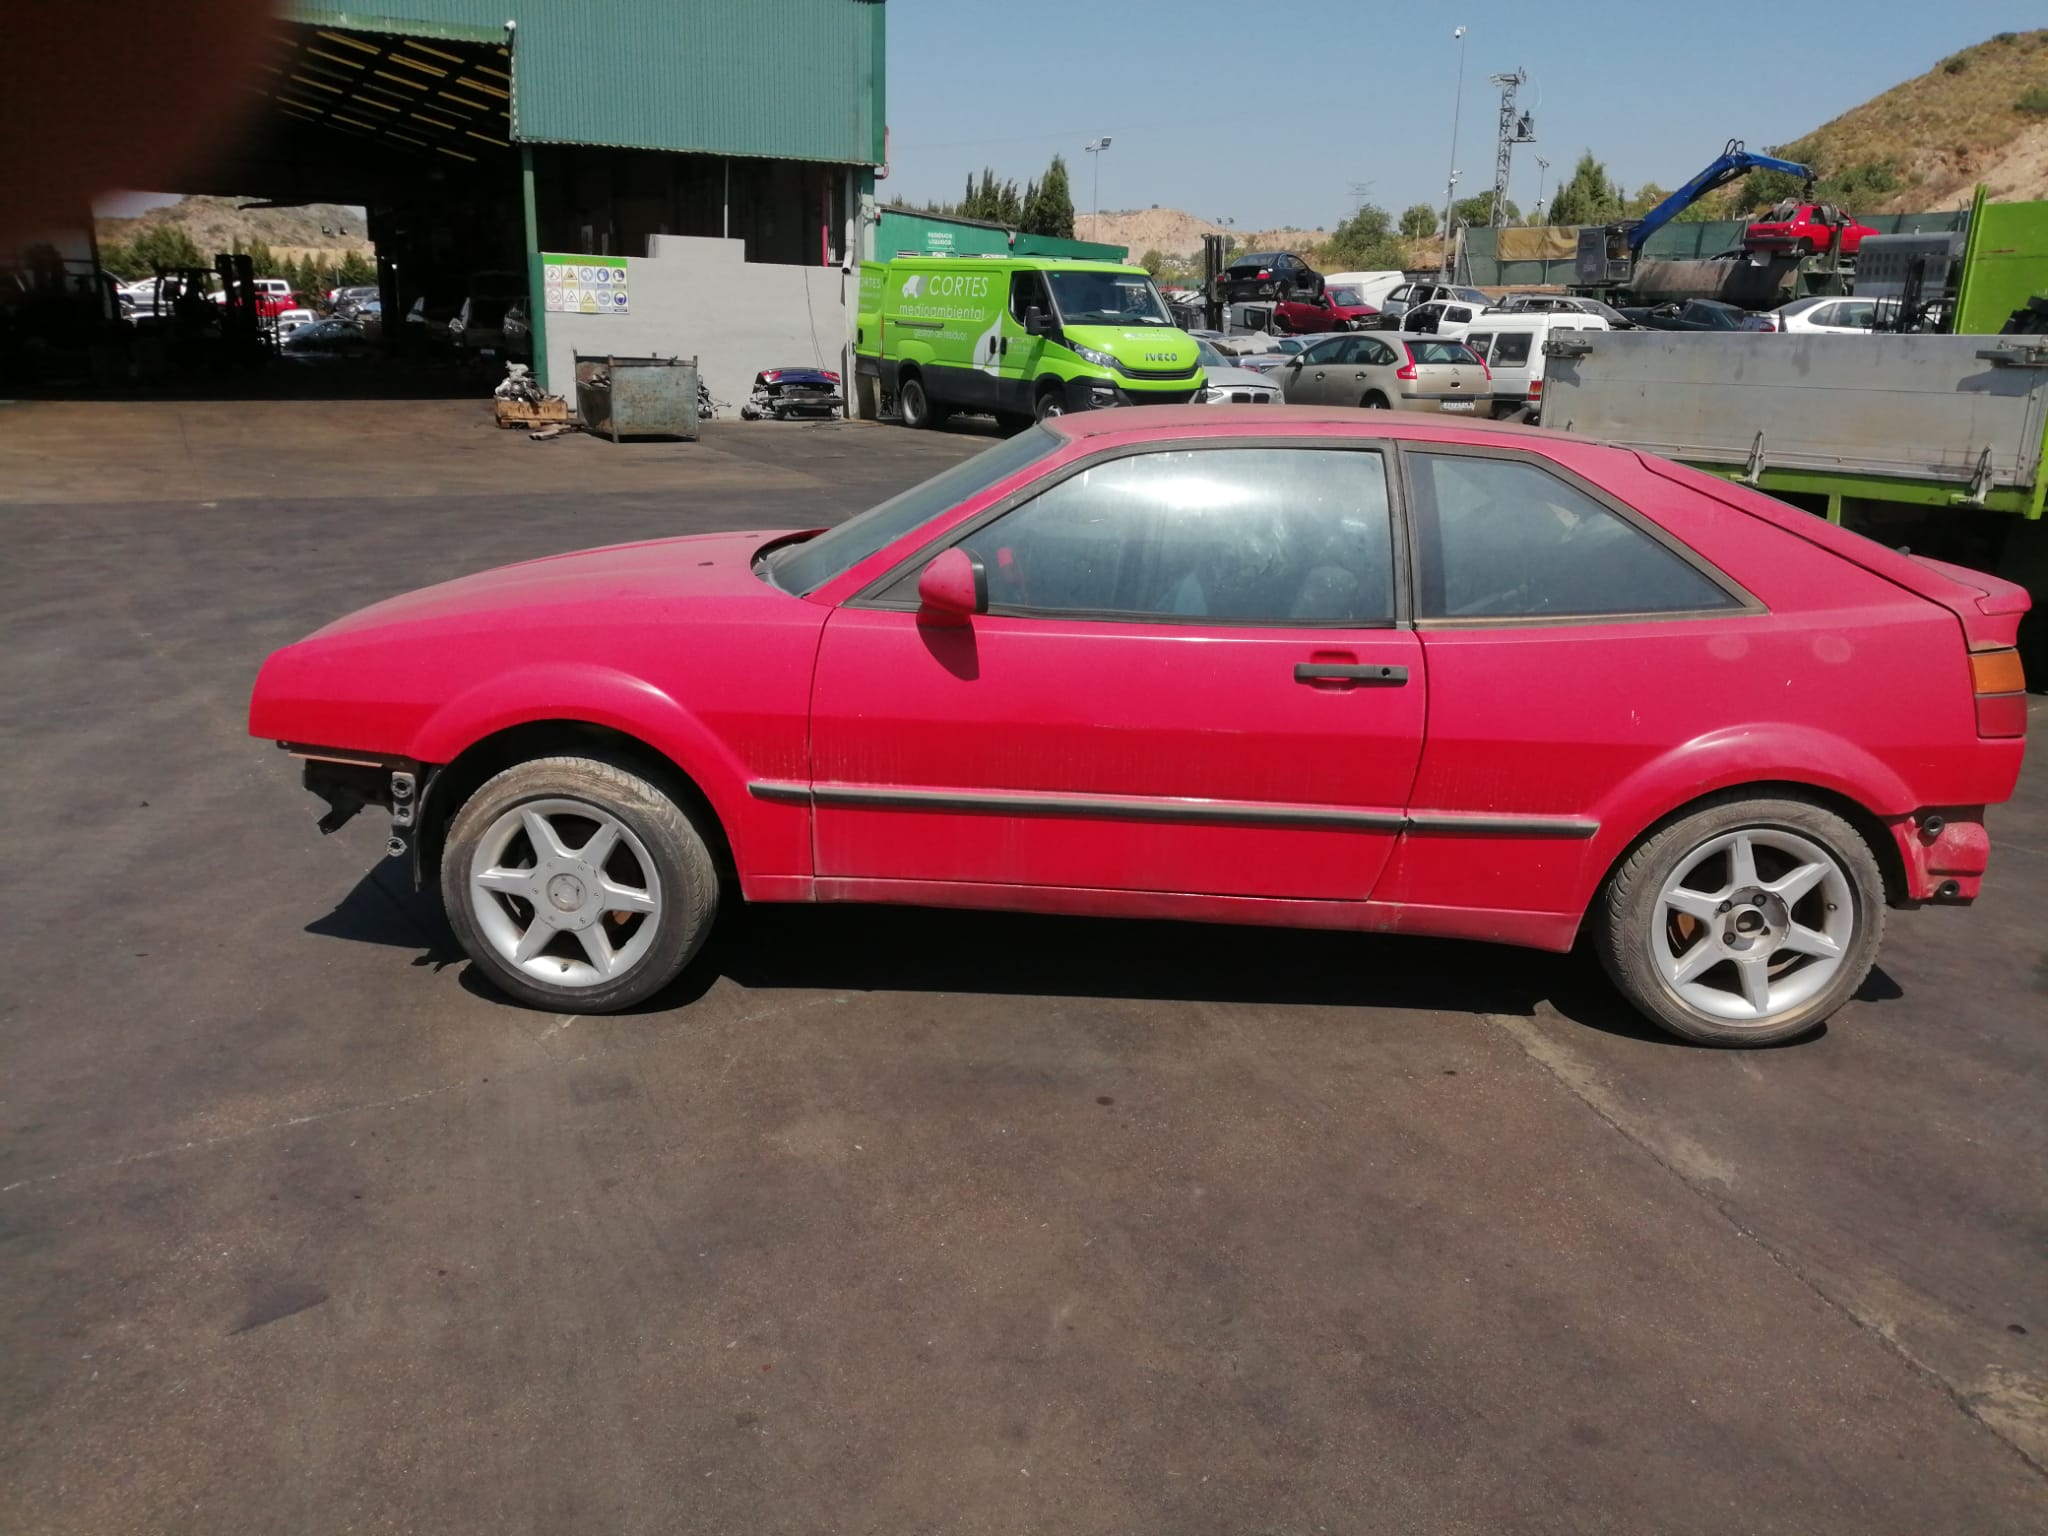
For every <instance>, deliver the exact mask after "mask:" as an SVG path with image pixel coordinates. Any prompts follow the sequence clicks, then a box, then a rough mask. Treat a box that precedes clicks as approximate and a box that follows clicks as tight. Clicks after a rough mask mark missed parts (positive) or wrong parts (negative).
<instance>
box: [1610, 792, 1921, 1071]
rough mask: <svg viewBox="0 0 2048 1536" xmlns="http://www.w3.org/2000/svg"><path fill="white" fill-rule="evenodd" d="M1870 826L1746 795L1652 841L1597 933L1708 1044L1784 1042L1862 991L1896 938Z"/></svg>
mask: <svg viewBox="0 0 2048 1536" xmlns="http://www.w3.org/2000/svg"><path fill="white" fill-rule="evenodd" d="M1884 913H1885V906H1884V878H1883V876H1882V874H1881V873H1880V872H1879V870H1878V867H1877V859H1876V857H1875V855H1873V854H1872V852H1871V850H1870V845H1869V844H1868V843H1867V842H1865V841H1864V839H1863V837H1862V835H1861V834H1860V833H1858V832H1857V831H1856V829H1855V828H1854V827H1852V826H1850V825H1849V823H1848V822H1846V821H1844V820H1843V819H1842V818H1841V817H1839V816H1837V815H1835V814H1834V813H1833V812H1832V811H1827V810H1823V809H1822V808H1821V807H1819V806H1817V805H1812V804H1809V803H1808V802H1806V801H1803V800H1776V799H1771V800H1766V799H1746V798H1732V799H1727V800H1723V801H1721V802H1719V803H1718V804H1709V805H1706V806H1703V807H1702V808H1701V809H1699V810H1697V811H1694V812H1693V813H1692V814H1690V815H1688V816H1684V817H1682V818H1680V819H1679V820H1678V821H1675V822H1673V823H1672V824H1671V825H1670V826H1668V827H1665V828H1664V829H1663V830H1662V831H1660V832H1658V833H1656V834H1654V835H1653V836H1651V837H1650V838H1648V839H1646V840H1645V841H1644V842H1643V844H1642V846H1641V847H1639V848H1637V849H1636V850H1635V852H1634V853H1632V854H1631V855H1630V856H1629V857H1628V858H1627V859H1626V860H1624V861H1623V863H1622V865H1621V867H1620V868H1618V869H1617V870H1616V871H1615V872H1614V875H1613V877H1612V878H1611V879H1610V880H1609V881H1608V883H1607V888H1606V890H1605V891H1604V892H1603V893H1602V896H1601V898H1600V901H1599V903H1598V905H1597V907H1596V912H1595V926H1594V942H1595V948H1596V950H1597V952H1598V954H1599V956H1600V962H1601V964H1602V966H1603V967H1605V969H1606V971H1607V974H1608V976H1609V978H1610V979H1612V981H1613V982H1614V984H1615V986H1616V987H1617V988H1618V989H1619V990H1620V992H1621V994H1622V995H1623V996H1624V997H1625V998H1627V999H1628V1001H1629V1002H1630V1003H1632V1004H1633V1005H1634V1006H1635V1007H1636V1008H1637V1009H1638V1010H1639V1011H1640V1012H1641V1013H1642V1014H1643V1015H1644V1016H1645V1017H1647V1018H1648V1019H1650V1020H1651V1021H1652V1022H1653V1023H1656V1024H1658V1025H1660V1026H1661V1027H1663V1028H1664V1029H1667V1030H1669V1031H1670V1032H1671V1033H1672V1034H1675V1035H1678V1036H1680V1037H1681V1038H1683V1039H1686V1040H1691V1041H1694V1042H1696V1043H1698V1044H1701V1045H1722V1046H1757V1045H1774V1044H1777V1043H1778V1042H1779V1041H1782V1040H1791V1039H1796V1038H1797V1037H1798V1036H1800V1035H1803V1034H1806V1033H1807V1032H1808V1031H1810V1030H1812V1029H1814V1028H1816V1027H1817V1026H1818V1025H1819V1024H1820V1023H1821V1022H1822V1021H1823V1020H1825V1019H1826V1018H1827V1017H1828V1015H1829V1014H1831V1013H1833V1012H1834V1011H1835V1010H1836V1009H1837V1008H1840V1007H1841V1006H1842V1004H1844V1003H1845V1002H1847V1001H1848V1000H1849V998H1850V997H1851V996H1852V995H1854V993H1855V991H1856V989H1857V988H1858V987H1860V986H1862V985H1863V979H1864V977H1866V976H1867V975H1869V973H1870V968H1871V966H1872V965H1873V964H1875V963H1876V960H1877V950H1878V945H1879V944H1880V943H1881V942H1882V941H1883V938H1884Z"/></svg>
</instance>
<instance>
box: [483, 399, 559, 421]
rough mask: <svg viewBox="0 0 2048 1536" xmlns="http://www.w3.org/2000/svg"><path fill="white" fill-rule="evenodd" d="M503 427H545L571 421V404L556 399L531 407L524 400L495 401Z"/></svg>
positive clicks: (493, 402) (493, 403)
mask: <svg viewBox="0 0 2048 1536" xmlns="http://www.w3.org/2000/svg"><path fill="white" fill-rule="evenodd" d="M491 403H492V405H494V406H495V407H496V408H497V413H498V425H499V426H501V427H545V426H549V425H551V424H553V423H555V422H566V421H568V419H569V402H568V401H566V400H564V399H561V398H560V397H556V398H553V399H548V400H543V401H541V402H540V404H538V405H531V404H529V403H527V402H526V401H524V400H493V401H492V402H491Z"/></svg>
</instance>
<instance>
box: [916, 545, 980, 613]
mask: <svg viewBox="0 0 2048 1536" xmlns="http://www.w3.org/2000/svg"><path fill="white" fill-rule="evenodd" d="M987 612H988V572H987V571H986V570H984V569H983V568H982V564H981V562H980V561H979V560H977V559H976V558H975V557H974V556H973V555H970V554H969V553H968V552H967V551H966V550H964V549H961V548H959V547H957V546H955V547H954V548H952V549H949V550H947V551H946V552H945V553H944V554H942V555H940V556H938V558H937V559H935V560H933V561H932V563H931V564H930V565H928V566H926V567H925V568H924V574H923V575H921V576H919V577H918V578H917V617H918V622H919V623H922V624H933V625H937V626H939V627H941V628H945V629H960V628H963V627H964V626H965V625H966V623H967V621H968V620H969V619H970V618H972V617H973V616H974V615H975V614H977V613H987Z"/></svg>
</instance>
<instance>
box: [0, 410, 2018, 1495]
mask: <svg viewBox="0 0 2048 1536" xmlns="http://www.w3.org/2000/svg"><path fill="white" fill-rule="evenodd" d="M975 446H977V441H976V439H974V438H973V437H972V436H970V435H966V434H961V433H948V434H938V435H930V434H916V433H910V432H905V431H902V430H900V429H895V428H880V427H871V426H858V425H835V426H825V427H803V426H777V425H773V424H763V425H759V426H742V425H740V424H738V423H730V424H727V423H720V424H716V425H714V426H713V427H712V428H711V429H710V431H709V432H708V433H707V435H706V437H705V439H704V441H703V442H701V443H699V444H696V445H694V446H691V445H680V444H645V445H628V446H625V447H621V448H614V447H612V446H611V445H609V444H603V443H599V442H595V441H590V440H585V439H570V440H563V441H558V442H554V443H547V444H536V443H531V442H528V441H527V440H526V439H525V438H524V437H523V436H521V435H518V434H512V433H499V432H497V431H495V430H493V429H492V428H490V427H489V426H488V425H487V424H486V421H485V418H484V416H483V414H482V412H481V408H480V407H478V406H475V405H471V404H462V403H456V402H425V403H420V402H413V403H407V404H402V405H375V404H362V405H347V406H342V405H334V406H329V407H319V408H314V407H309V406H306V405H284V404H273V405H268V406H260V407H248V408H236V407H228V406H221V405H198V404H186V405H147V404H134V405H111V404H108V405H48V404H37V405H29V404H21V405H13V406H0V527H4V529H5V533H6V543H5V548H6V551H7V558H6V562H5V566H6V571H7V577H8V579H7V583H6V588H7V601H6V603H5V606H4V608H0V769H4V774H5V776H4V779H0V783H4V784H5V786H6V787H5V791H4V793H0V847H4V849H5V858H4V859H0V910H4V911H5V912H6V913H7V914H8V916H9V922H8V924H7V930H8V933H9V936H10V942H9V944H8V946H7V947H8V953H9V957H10V961H11V964H10V966H9V976H8V984H7V985H6V987H5V988H4V989H0V1061H4V1068H5V1070H4V1077H0V1360H4V1362H5V1366H4V1369H0V1530H5V1531H8V1532H20V1533H59V1532H80V1533H92V1536H107V1533H112V1532H131V1531H166V1532H228V1531H252V1532H255V1531H263V1532H273V1531H279V1532H281V1531H291V1532H300V1531H305V1532H311V1531H418V1532H431V1533H436V1536H440V1533H452V1532H466V1531H479V1532H486V1531H487V1532H492V1533H503V1532H526V1531H530V1532H536V1533H557V1532H568V1531H593V1532H595V1531H605V1532H647V1533H674V1532H685V1531H707V1532H709V1531H744V1532H749V1533H766V1532H781V1531H789V1532H797V1531H802V1532H827V1531H837V1532H875V1533H888V1536H905V1533H916V1532H947V1533H956V1532H957V1533H967V1532H1022V1531H1033V1532H1055V1531H1057V1532H1069V1531H1072V1532H1097V1531H1099V1532H1141V1531H1143V1532H1151V1531H1159V1532H1175V1533H1189V1532H1219V1533H1220V1532H1231V1533H1250V1532H1260V1533H1278V1532H1289V1533H1292V1532H1304V1533H1305V1532H1315V1531H1332V1532H1363V1531H1399V1532H1403V1533H1425V1532H1487V1533H1495V1532H1505V1531H1516V1532H1521V1531H1603V1532H1604V1531H1612V1532H1627V1533H1641V1532H1646V1531H1656V1532H1691V1531H1698V1532H1713V1533H1725V1532H1730V1531H1742V1532H1745V1533H1760V1532H1787V1533H1793V1532H1797V1533H1807V1536H1810V1533H1819V1532H1837V1531H1839V1532H1853V1533H1858V1536H1867V1533H1871V1532H1934V1531H1941V1532H1951V1531H1953V1532H1972V1533H1976V1532H2023V1531H2025V1532H2034V1531H2040V1530H2042V1529H2043V1528H2048V1476H2044V1467H2048V1282H2044V1271H2043V1266H2042V1258H2043V1252H2044V1239H2048V1031H2044V1029H2043V1023H2044V1019H2048V1006H2044V1002H2043V996H2044V993H2048V957H2044V950H2043V928H2042V924H2041V920H2040V912H2041V911H2042V909H2043V907H2044V905H2048V768H2044V766H2043V765H2042V764H2041V763H2040V762H2039V761H2038V759H2037V760H2036V762H2035V763H2034V764H2033V765H2031V766H2030V769H2029V771H2028V775H2027V777H2026V780H2025V782H2024V783H2023V785H2022V789H2021V796H2020V799H2019V800H2018V801H2017V802H2016V803H2015V804H2013V805H2011V806H2008V807H2006V808H2004V809H2002V810H2001V811H1999V812H1997V813H1996V814H1995V817H1994V820H1993V824H1992V825H1993V835H1994V839H1995V842H1996V852H1995V855H1994V857H1995V864H1994V871H1993V875H1992V878H1991V880H1990V893H1989V895H1987V897H1986V898H1985V899H1984V901H1983V902H1982V903H1981V904H1980V905H1979V906H1978V907H1977V908H1976V909H1975V910H1971V911H1929V912H1921V913H1915V914H1900V915H1896V916H1895V918H1894V921H1893V926H1892V932H1891V937H1890V939H1889V941H1888V943H1887V947H1886V949H1885V952H1884V959H1883V968H1882V970H1881V971H1880V972H1878V973H1877V974H1876V975H1874V976H1873V978H1872V980H1871V983H1870V985H1869V986H1868V987H1867V988H1866V989H1865V992H1864V994H1863V996H1862V997H1861V998H1860V999H1859V1000H1858V1001H1857V1002H1855V1003H1854V1004H1852V1005H1851V1006H1850V1007H1849V1008H1847V1009H1846V1010H1844V1011H1843V1012H1842V1013H1841V1014H1840V1015H1839V1016H1838V1017H1837V1018H1836V1019H1835V1021H1834V1022H1833V1023H1832V1025H1831V1026H1830V1027H1829V1028H1828V1030H1827V1031H1826V1033H1825V1034H1824V1035H1822V1036H1820V1037H1819V1038H1817V1039H1813V1040H1811V1041H1809V1042H1806V1043H1803V1044H1800V1045H1797V1046H1794V1047H1790V1048H1786V1049H1781V1050H1777V1051H1770V1052H1761V1053H1751V1054H1739V1053H1716V1052H1709V1051H1700V1050H1693V1049H1689V1048H1686V1047H1683V1046H1681V1045H1678V1044H1676V1043H1674V1042H1671V1041H1669V1040H1667V1039H1665V1038H1664V1037H1662V1036H1659V1035H1655V1034H1652V1033H1650V1032H1649V1031H1648V1030H1647V1029H1646V1028H1644V1027H1642V1026H1639V1025H1638V1024H1636V1023H1634V1022H1633V1021H1631V1019H1630V1018H1629V1017H1628V1016H1626V1015H1625V1014H1624V1013H1623V1012H1622V1011H1621V1010H1620V1009H1619V1008H1618V1007H1617V1006H1616V1005H1615V1004H1614V1003H1613V1002H1612V1001H1611V999H1610V998H1609V997H1608V996H1607V995H1606V994H1605V993H1604V991H1603V990H1602V988H1601V987H1600V986H1599V984H1598V983H1597V982H1596V981H1595V980H1593V979H1591V978H1590V977H1589V976H1588V975H1587V974H1586V973H1585V971H1584V970H1583V969H1581V968H1580V967H1579V966H1578V965H1576V964H1575V963H1574V962H1571V961H1569V960H1563V959H1556V958H1551V957H1545V956H1538V955H1529V954H1523V953H1517V952H1513V951H1507V950H1492V949H1484V948H1478V947H1470V946H1462V945H1454V944H1444V943H1428V942H1418V941H1400V940H1392V939H1377V938H1360V937H1351V936H1341V935H1332V934H1291V933H1282V932H1268V931H1261V930H1232V929H1203V928H1176V927H1168V926H1152V925H1141V924H1132V925H1120V924H1112V923H1093V922H1082V921H1059V920H1050V919H1037V918H1020V917H1004V916H992V915H965V914H933V913H922V912H912V911H879V910H856V909H845V910H832V909H825V910H774V909H764V910H759V911H748V912H740V913H738V914H736V917H735V920H734V921H733V922H732V923H731V924H730V926H729V927H728V928H727V929H726V930H725V931H723V932H722V933H721V935H720V936H719V938H718V939H717V940H716V941H715V942H714V944H713V947H712V948H711V949H710V950H709V951H708V952H707V955H706V957H705V959H704V961H703V962H702V963H700V964H699V965H698V966H696V967H695V968H694V969H693V971H692V972H691V973H690V974H689V975H688V976H687V977H686V980H685V983H684V984H683V985H682V986H681V987H680V988H679V990H678V992H677V995H676V996H675V997H674V998H673V999H672V1000H671V1004H670V1006H668V1007H666V1008H664V1009H661V1010H659V1011H655V1012H650V1013H645V1014H641V1015H638V1016H633V1017H627V1018H618V1019H604V1020H592V1019H578V1018H573V1017H567V1016H562V1017H555V1016H550V1015H546V1014H536V1013H530V1012H525V1011H522V1010H520V1009H518V1008H514V1007H511V1006H509V1005H507V1004H506V1003H504V1002H502V1001H500V1000H499V999H498V998H497V997H495V996H493V995H492V994H490V993H489V992H488V991H487V990H485V989H484V988H483V987H482V986H480V985H478V984H476V983H474V982H472V981H471V980H470V978H469V977H468V975H467V973H466V967H465V966H464V965H463V963H461V961H460V960H459V958H458V957H457V956H456V954H455V952H454V951H453V949H452V947H451V944H450V941H449V938H448V936H447V932H446V929H445V927H444V926H443V924H442V923H441V921H440V919H439V917H438V915H437V914H436V912H435V911H434V908H433V906H432V905H431V903H427V902H422V901H420V900H418V899H415V898H414V897H413V896H411V895H410V893H409V892H407V891H406V890H404V889H403V888H402V887H401V885H400V883H399V882H398V881H397V880H395V879H394V878H393V874H392V872H391V871H389V870H387V869H386V867H385V866H384V865H383V863H382V861H381V860H380V858H379V854H380V851H381V844H382V836H383V834H382V832H381V830H380V829H379V827H378V826H377V825H376V824H375V822H374V819H373V818H372V817H368V816H366V817H363V818H361V819H360V820H358V821H357V822H356V823H355V824H354V825H352V826H350V827H349V828H347V829H346V831H344V832H343V833H342V834H341V835H339V836H338V837H335V838H332V839H322V838H321V837H320V836H319V835H318V834H317V833H316V832H315V831H314V828H313V817H314V812H315V810H316V808H317V807H316V802H314V801H313V800H312V798H311V797H309V796H307V795H305V794H304V793H303V792H302V791H301V790H300V789H299V788H298V787H297V785H296V782H295V775H294V773H293V770H292V765H291V764H290V763H289V762H288V761H286V760H285V759H284V758H283V757H282V756H281V755H280V754H278V753H277V752H275V751H274V750H273V749H271V748H270V747H268V746H266V745H265V744H262V743H259V742H254V741H251V740H249V739H247V738H246V737H245V736H244V735H243V730H242V727H243V711H244V707H245V703H246V698H247V692H248V687H249V684H250V681H251V679H252V677H253V676H254V673H255V669H256V666H257V663H258V662H259V660H260V659H261V658H262V656H263V655H264V654H265V652H266V651H267V650H269V649H270V648H271V647H273V646H276V645H278V644H281V643H283V642H286V641H289V640H291V639H293V638H295V637H297V636H298V635H300V634H301V633H303V632H305V631H306V630H308V629H310V628H312V627H313V626H315V625H317V624H319V623H321V622H323V621H325V620H326V619H328V618H329V617H332V616H334V615H336V614H339V613H341V612H344V611H346V610H348V609H350V608H353V607H355V606H357V605H359V604H361V603H364V602H366V601H369V600H371V599H373V598H376V597H379V596H382V595H385V594H387V593H389V592H391V591H394V590H396V589H400V588H404V587H408V586H413V585H417V584H420V583H423V582H427V581H431V580H436V579H439V578H442V577H446V576H452V575H454V574H457V573H459V572H462V571H465V570H469V569H473V568H477V567H481V566H485V565H490V564H495V563H498V562H502V561H507V560H513V559H519V558H523V557H527V556H531V555H537V554H541V553H544V552H547V551H551V550H557V549H562V548H568V547H573V546H577V545H584V544H594V543H601V542H607V541H612V540H618V539H628V538H637V537H642V536H646V535H649V534H658V533H664V532H682V531H690V530H700V529H708V528H714V527H720V526H727V525H757V526H772V525H778V524H790V523H801V522H805V521H811V520H827V519H831V518H836V517H839V516H841V515H843V514H846V513H848V512H851V511H853V510H855V509H856V508H858V507H860V506H862V505H865V504H867V503H869V502H871V501H873V500H876V499H878V498H879V497H881V496H882V495H884V494H887V493H888V492H890V491H893V490H894V489H896V488H898V487H899V486H901V485H903V484H906V483H908V482H910V481H912V480H914V479H917V478H919V477H921V476H923V475H924V474H926V473H928V472H930V471H932V470H934V469H936V468H938V467H940V466H941V465H942V464H944V463H947V462H951V461H952V460H953V459H955V458H957V457H959V456H960V455H961V454H962V453H964V452H967V451H970V450H971V449H972V448H974V447H975ZM2042 715H2043V709H2042V706H2041V704H2040V703H2038V702H2037V704H2036V713H2035V719H2036V729H2037V730H2038V729H2040V722H2041V720H2042Z"/></svg>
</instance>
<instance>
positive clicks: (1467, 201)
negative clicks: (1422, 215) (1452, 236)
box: [1404, 191, 1522, 233]
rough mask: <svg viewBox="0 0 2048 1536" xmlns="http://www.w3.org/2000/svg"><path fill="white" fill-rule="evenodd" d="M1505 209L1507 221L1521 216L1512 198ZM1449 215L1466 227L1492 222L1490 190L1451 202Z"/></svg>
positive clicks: (1478, 227)
mask: <svg viewBox="0 0 2048 1536" xmlns="http://www.w3.org/2000/svg"><path fill="white" fill-rule="evenodd" d="M1507 210H1508V222H1509V223H1514V222H1515V221H1516V220H1518V219H1520V218H1521V216H1522V210H1521V209H1519V208H1517V207H1516V206H1515V200H1514V199H1513V198H1509V199H1508V200H1507ZM1404 217H1405V215H1404ZM1451 217H1452V219H1454V220H1455V221H1456V222H1457V223H1460V224H1462V225H1464V226H1465V227H1466V228H1467V229H1482V228H1484V227H1485V226H1487V225H1489V224H1491V223H1492V222H1493V193H1492V192H1491V191H1486V192H1481V193H1479V194H1478V195H1476V196H1474V197H1467V198H1463V199H1461V200H1460V201H1458V202H1456V203H1453V204H1452V205H1451ZM1430 222H1431V223H1432V224H1434V223H1435V220H1434V219H1432V220H1431V221H1430ZM1433 232H1434V231H1432V233H1433Z"/></svg>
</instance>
